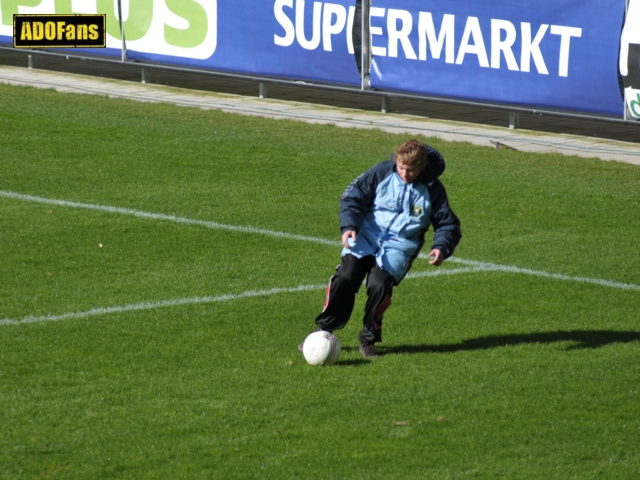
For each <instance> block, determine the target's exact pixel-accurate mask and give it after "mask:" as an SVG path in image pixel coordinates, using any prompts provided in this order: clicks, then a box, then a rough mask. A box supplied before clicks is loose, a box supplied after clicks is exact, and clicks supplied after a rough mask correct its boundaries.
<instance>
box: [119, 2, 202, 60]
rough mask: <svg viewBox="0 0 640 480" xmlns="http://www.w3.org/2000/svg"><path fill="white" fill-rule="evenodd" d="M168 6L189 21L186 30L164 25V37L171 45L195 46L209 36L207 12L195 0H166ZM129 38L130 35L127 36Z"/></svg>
mask: <svg viewBox="0 0 640 480" xmlns="http://www.w3.org/2000/svg"><path fill="white" fill-rule="evenodd" d="M165 3H166V5H167V8H168V9H169V10H171V11H172V12H173V13H175V14H176V15H178V16H179V17H182V18H184V19H185V20H187V21H188V22H189V27H188V28H187V29H186V30H182V29H180V28H174V27H171V26H169V25H166V24H165V26H164V39H165V40H166V42H167V43H168V44H169V45H173V46H176V47H182V48H193V47H197V46H198V45H200V44H202V42H204V39H205V38H207V31H208V30H209V23H208V20H207V12H206V11H205V9H204V8H203V7H202V5H200V4H199V3H197V2H194V1H193V0H165ZM127 38H128V36H127Z"/></svg>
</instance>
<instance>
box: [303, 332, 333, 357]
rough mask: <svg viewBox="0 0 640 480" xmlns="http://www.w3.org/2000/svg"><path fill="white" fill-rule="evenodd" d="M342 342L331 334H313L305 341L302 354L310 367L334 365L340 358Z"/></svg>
mask: <svg viewBox="0 0 640 480" xmlns="http://www.w3.org/2000/svg"><path fill="white" fill-rule="evenodd" d="M341 351H342V348H341V347H340V342H339V341H338V339H337V338H336V336H335V335H333V334H332V333H331V332H325V331H322V330H320V331H318V332H312V333H311V334H309V336H308V337H307V338H306V340H305V341H304V345H303V346H302V353H303V355H304V358H305V360H306V361H307V362H309V364H310V365H320V366H328V365H333V364H334V363H336V362H337V361H338V359H339V358H340V352H341Z"/></svg>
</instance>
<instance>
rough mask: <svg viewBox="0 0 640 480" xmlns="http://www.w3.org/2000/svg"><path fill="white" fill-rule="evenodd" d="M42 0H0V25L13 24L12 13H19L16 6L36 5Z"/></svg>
mask: <svg viewBox="0 0 640 480" xmlns="http://www.w3.org/2000/svg"><path fill="white" fill-rule="evenodd" d="M40 3H42V0H0V7H1V8H0V10H2V25H13V14H14V13H19V12H18V7H19V6H20V7H37V6H38V5H40Z"/></svg>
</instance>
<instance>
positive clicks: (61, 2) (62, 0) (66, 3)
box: [53, 0, 74, 14]
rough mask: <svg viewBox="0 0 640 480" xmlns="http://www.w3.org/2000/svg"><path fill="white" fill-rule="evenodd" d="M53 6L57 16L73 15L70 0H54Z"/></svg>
mask: <svg viewBox="0 0 640 480" xmlns="http://www.w3.org/2000/svg"><path fill="white" fill-rule="evenodd" d="M53 4H54V9H55V12H56V13H57V14H61V13H74V12H73V10H72V9H71V0H54V2H53Z"/></svg>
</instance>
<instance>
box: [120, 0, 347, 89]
mask: <svg viewBox="0 0 640 480" xmlns="http://www.w3.org/2000/svg"><path fill="white" fill-rule="evenodd" d="M143 8H147V10H148V13H147V14H145V15H143V14H141V13H140V12H139V11H140V9H143ZM129 9H130V16H129V19H128V20H127V21H125V24H124V31H125V34H124V37H125V41H126V46H127V54H128V56H129V58H131V59H133V60H140V61H153V62H160V63H164V64H173V65H182V66H190V67H197V68H205V69H213V70H222V71H228V72H238V73H243V74H254V75H262V76H265V75H267V76H274V77H281V78H287V79H296V80H308V81H319V82H328V83H334V84H346V85H355V86H359V85H360V74H359V73H358V69H357V65H356V62H355V58H354V55H353V51H354V49H353V45H352V40H351V28H352V25H353V19H354V14H355V0H332V1H331V2H320V1H310V0H309V1H305V0H269V1H259V2H257V1H255V0H217V1H216V0H155V1H154V0H138V1H137V2H135V3H134V2H130V3H129ZM134 9H135V12H134ZM132 13H133V15H131V14H132ZM123 15H124V14H123Z"/></svg>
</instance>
